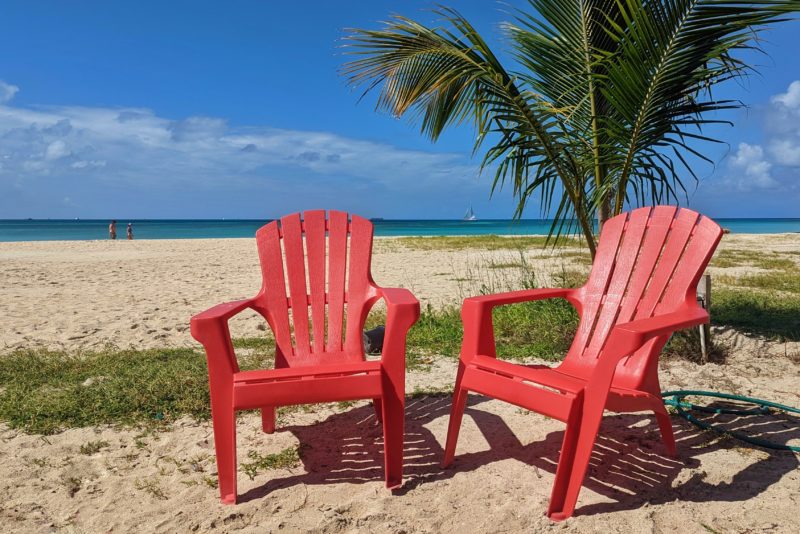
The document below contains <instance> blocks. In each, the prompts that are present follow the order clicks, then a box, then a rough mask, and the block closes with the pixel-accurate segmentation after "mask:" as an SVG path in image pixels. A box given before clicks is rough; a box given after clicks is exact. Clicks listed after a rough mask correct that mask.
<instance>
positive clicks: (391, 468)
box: [380, 387, 405, 489]
mask: <svg viewBox="0 0 800 534" xmlns="http://www.w3.org/2000/svg"><path fill="white" fill-rule="evenodd" d="M384 392H385V393H386V396H384V397H383V400H382V402H381V403H380V405H381V408H382V412H383V414H382V419H383V455H384V466H385V476H386V487H387V488H389V489H395V488H399V487H400V486H402V485H403V436H404V434H405V398H404V397H402V396H399V395H395V394H394V392H393V391H392V390H391V389H390V388H388V387H384Z"/></svg>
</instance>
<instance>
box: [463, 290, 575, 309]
mask: <svg viewBox="0 0 800 534" xmlns="http://www.w3.org/2000/svg"><path fill="white" fill-rule="evenodd" d="M573 291H575V290H574V289H569V288H542V289H522V290H520V291H509V292H507V293H495V294H494V295H480V296H477V297H469V298H466V299H464V306H475V305H478V306H482V307H485V306H489V307H491V308H494V307H495V306H505V305H507V304H516V303H519V302H530V301H533V300H544V299H554V298H564V297H567V296H568V295H570V294H571V293H572V292H573Z"/></svg>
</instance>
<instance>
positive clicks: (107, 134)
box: [0, 0, 800, 219]
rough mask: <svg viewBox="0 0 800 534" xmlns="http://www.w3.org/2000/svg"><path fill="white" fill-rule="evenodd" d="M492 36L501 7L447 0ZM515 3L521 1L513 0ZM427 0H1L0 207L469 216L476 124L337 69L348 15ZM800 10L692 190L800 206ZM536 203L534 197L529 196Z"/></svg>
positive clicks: (48, 213) (727, 213)
mask: <svg viewBox="0 0 800 534" xmlns="http://www.w3.org/2000/svg"><path fill="white" fill-rule="evenodd" d="M445 3H446V4H447V5H450V6H452V7H455V8H456V9H458V10H459V11H461V12H462V13H463V14H464V15H465V16H466V17H467V18H468V19H470V20H471V21H472V22H473V24H475V25H476V26H477V27H478V28H479V29H480V30H481V31H482V32H483V33H484V35H485V36H487V37H488V39H489V41H490V43H491V44H492V45H493V46H494V48H495V49H496V50H502V49H503V45H502V35H501V33H500V30H499V27H498V25H499V23H500V22H502V21H504V20H508V19H509V16H508V15H507V14H506V13H507V11H508V8H507V7H503V5H501V4H500V3H494V2H491V1H488V0H482V1H466V0H450V1H449V2H445ZM509 4H510V5H512V6H523V5H525V2H523V1H511V2H509ZM432 6H433V3H432V2H427V1H424V2H423V1H417V0H406V1H403V2H399V1H394V2H390V1H386V0H363V1H347V2H345V1H342V2H322V1H318V2H258V1H231V2H224V3H223V2H198V1H193V2H177V1H172V2H154V1H138V2H99V1H96V2H91V1H85V2H56V1H51V2H43V1H40V2H36V3H35V5H33V3H31V2H29V1H12V0H6V1H4V2H3V6H2V9H0V11H2V14H1V15H0V50H3V54H1V55H0V218H21V217H34V218H47V217H51V218H62V217H63V218H72V217H81V218H112V217H115V218H139V219H141V218H162V217H163V218H184V217H186V218H193V217H198V218H200V217H202V218H217V217H227V218H237V217H239V218H267V217H275V216H280V215H281V214H284V213H288V212H292V211H296V210H300V209H307V208H314V207H326V208H339V209H346V210H349V211H353V212H356V213H360V214H363V215H366V216H381V217H386V218H458V217H460V216H462V215H463V213H464V211H465V210H466V208H467V206H468V205H469V204H470V203H472V204H473V205H474V207H475V211H476V212H477V214H478V215H479V216H480V217H483V218H506V217H509V216H510V215H511V213H512V211H513V206H514V202H513V200H512V199H511V195H510V192H509V191H501V192H499V193H496V194H495V196H494V198H492V199H491V200H490V199H489V189H490V177H489V175H488V174H485V175H483V176H478V174H477V167H478V160H477V159H475V158H472V157H471V153H470V152H471V148H472V141H473V132H472V130H471V129H470V128H469V127H463V128H460V129H456V130H452V131H450V132H448V133H446V134H445V135H444V136H443V138H442V139H441V140H440V141H439V142H438V143H436V144H432V143H431V142H430V141H428V140H427V139H425V138H423V137H422V136H420V135H419V133H418V129H417V127H416V126H414V125H412V124H410V123H409V122H408V121H406V120H404V119H401V120H395V119H393V118H391V117H389V116H387V115H385V114H379V113H375V112H374V109H373V105H372V101H370V100H369V99H367V100H365V101H362V102H361V103H358V96H359V93H357V92H354V91H352V90H351V89H349V88H348V87H346V85H345V83H344V81H343V79H342V78H341V77H340V76H339V75H338V74H337V69H338V67H339V66H340V65H341V64H342V62H343V61H344V60H345V58H344V57H343V56H342V53H341V50H340V49H339V48H338V46H339V44H340V41H339V40H340V38H341V37H342V35H343V29H344V28H347V27H369V28H375V27H377V26H378V21H380V20H385V19H386V18H387V16H388V15H389V14H390V13H401V14H403V15H407V16H410V17H412V18H417V19H419V20H421V21H425V22H432V21H433V20H434V19H435V16H434V15H432V14H431V13H430V12H429V11H426V10H427V9H429V8H431V7H432ZM798 31H800V23H798V22H797V21H793V22H790V23H787V24H784V25H782V26H776V27H775V28H774V29H772V30H770V31H768V32H766V33H765V34H764V37H765V39H766V40H767V41H768V42H766V43H765V45H764V47H765V49H766V51H767V53H768V57H763V56H758V57H757V58H756V60H757V62H758V63H759V64H761V65H762V67H761V69H760V71H761V74H760V75H759V76H754V77H751V78H750V79H749V80H747V81H746V82H745V83H743V84H741V83H736V82H731V83H728V84H727V85H725V86H722V87H720V88H719V90H718V95H719V96H721V97H729V98H736V99H740V100H742V101H744V102H745V103H746V104H748V106H749V107H748V109H746V110H740V111H735V112H732V113H730V114H729V115H728V116H727V118H730V119H732V120H733V121H734V122H735V123H736V126H735V127H734V128H721V129H719V130H718V131H717V130H715V131H714V133H715V134H716V135H717V136H718V137H719V138H721V139H723V140H724V141H726V143H727V145H724V146H718V147H715V146H712V147H706V152H707V153H708V154H710V155H711V156H712V158H713V159H714V160H715V161H716V165H715V166H713V167H711V166H708V165H699V166H698V168H697V171H698V174H699V176H701V178H702V183H701V185H700V186H699V187H698V188H697V189H695V188H694V187H693V188H692V191H691V197H690V202H689V204H690V205H691V206H693V207H695V208H697V209H700V210H702V211H704V212H706V213H707V214H709V215H712V216H717V217H732V216H740V217H761V216H763V217H800V208H798V206H800V57H798V54H797V52H796V48H797V33H798ZM526 216H529V217H538V216H539V211H538V206H537V205H536V203H535V202H534V203H532V205H531V206H530V207H529V209H528V210H527V212H526Z"/></svg>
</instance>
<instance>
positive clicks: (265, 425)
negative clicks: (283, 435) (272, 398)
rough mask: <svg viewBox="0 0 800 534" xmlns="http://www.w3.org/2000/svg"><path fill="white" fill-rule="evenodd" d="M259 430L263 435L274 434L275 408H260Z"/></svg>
mask: <svg viewBox="0 0 800 534" xmlns="http://www.w3.org/2000/svg"><path fill="white" fill-rule="evenodd" d="M261 430H263V431H264V433H265V434H272V433H273V432H275V406H264V407H263V408H261Z"/></svg>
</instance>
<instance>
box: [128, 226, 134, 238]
mask: <svg viewBox="0 0 800 534" xmlns="http://www.w3.org/2000/svg"><path fill="white" fill-rule="evenodd" d="M127 232H128V240H131V239H133V223H128V230H127Z"/></svg>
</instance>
